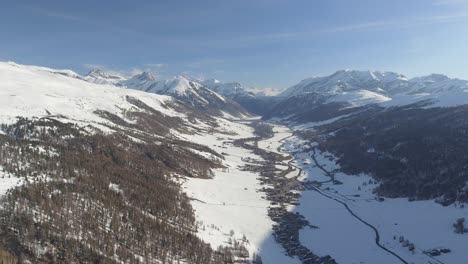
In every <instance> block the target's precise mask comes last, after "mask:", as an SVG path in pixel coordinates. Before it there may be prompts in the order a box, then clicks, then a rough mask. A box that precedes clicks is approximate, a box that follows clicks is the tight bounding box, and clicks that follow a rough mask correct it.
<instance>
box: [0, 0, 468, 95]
mask: <svg viewBox="0 0 468 264" xmlns="http://www.w3.org/2000/svg"><path fill="white" fill-rule="evenodd" d="M0 36H1V37H0V60H2V61H6V60H12V61H16V62H18V63H23V64H35V65H42V66H48V67H53V68H70V69H73V70H75V71H77V72H79V73H85V72H86V71H88V70H89V69H90V68H95V67H99V68H103V69H107V70H110V71H115V72H120V73H125V74H130V73H136V72H138V71H142V70H150V71H152V72H154V73H157V74H158V75H160V76H162V77H169V76H172V75H176V74H187V75H193V76H197V77H204V78H212V77H213V78H217V79H221V80H223V81H234V80H236V81H240V82H242V83H244V84H246V85H247V86H256V87H274V88H286V87H288V86H290V85H293V84H295V83H297V82H299V81H300V80H301V79H304V78H307V77H311V76H317V75H325V74H330V73H333V72H334V71H336V70H338V69H345V68H348V69H361V70H367V69H375V70H391V71H397V72H400V73H403V74H406V75H408V76H417V75H423V74H429V73H433V72H438V73H444V74H447V75H449V76H452V77H458V78H466V79H468V0H303V1H302V0H297V1H295V0H236V1H230V0H199V1H192V0H186V1H180V0H172V1H163V0H159V1H152V0H146V1H88V0H81V1H47V0H43V1H5V3H2V6H1V8H0Z"/></svg>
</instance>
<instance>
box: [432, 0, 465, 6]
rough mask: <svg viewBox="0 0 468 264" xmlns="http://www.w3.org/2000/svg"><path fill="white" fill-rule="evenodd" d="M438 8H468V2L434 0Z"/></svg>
mask: <svg viewBox="0 0 468 264" xmlns="http://www.w3.org/2000/svg"><path fill="white" fill-rule="evenodd" d="M433 4H434V5H437V6H468V0H434V2H433Z"/></svg>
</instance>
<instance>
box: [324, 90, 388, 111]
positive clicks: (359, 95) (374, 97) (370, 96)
mask: <svg viewBox="0 0 468 264" xmlns="http://www.w3.org/2000/svg"><path fill="white" fill-rule="evenodd" d="M390 100H392V98H390V97H387V96H385V95H382V94H378V93H375V92H371V91H367V90H358V91H352V92H343V93H341V94H339V95H336V96H333V97H331V98H330V99H329V100H328V102H348V103H350V104H351V106H352V107H358V106H364V105H368V104H376V103H382V102H387V101H390Z"/></svg>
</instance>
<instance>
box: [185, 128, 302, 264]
mask: <svg viewBox="0 0 468 264" xmlns="http://www.w3.org/2000/svg"><path fill="white" fill-rule="evenodd" d="M225 125H226V130H227V131H229V130H230V131H233V132H235V133H237V135H235V136H234V135H227V134H222V133H215V134H208V135H207V134H205V135H196V136H193V137H191V138H190V140H192V141H193V142H196V143H199V144H203V145H207V146H209V147H210V148H212V149H214V150H216V151H217V152H219V153H224V156H225V159H226V160H225V162H224V164H225V165H226V166H227V168H226V169H220V170H216V171H215V175H214V178H213V179H209V180H204V179H188V180H187V181H186V182H185V183H184V188H185V191H186V192H187V194H188V195H189V197H191V198H192V199H193V202H192V206H193V207H194V209H195V211H196V216H197V219H198V221H199V222H200V226H201V227H200V228H199V236H200V237H202V238H203V239H204V240H205V241H207V242H209V243H211V244H212V246H213V247H215V248H216V247H217V246H219V245H227V244H228V242H229V240H233V239H236V240H242V238H243V236H244V235H245V237H246V238H247V239H248V240H249V243H248V246H247V249H248V250H249V252H250V254H251V255H252V254H253V253H256V254H260V255H261V257H262V259H263V261H264V263H278V264H280V263H300V262H299V260H297V259H293V258H290V257H288V256H286V255H285V254H284V249H283V248H282V247H281V245H279V244H278V243H276V242H275V240H274V239H273V236H272V225H273V222H272V220H271V219H270V218H269V216H268V214H267V212H268V211H267V208H268V206H269V205H270V202H269V201H268V200H266V199H265V198H264V197H263V195H264V194H263V193H261V192H259V189H260V188H261V185H260V181H259V180H258V179H257V178H258V177H259V175H258V174H257V173H253V172H248V171H243V170H241V169H240V167H241V166H243V165H246V164H247V162H246V161H245V158H252V159H261V157H259V156H257V155H255V154H253V153H252V151H250V150H246V149H244V148H241V147H237V146H234V145H233V144H232V143H231V142H232V141H233V140H234V139H241V138H248V137H253V136H254V135H253V129H252V128H251V127H249V126H247V125H245V124H242V123H240V122H237V123H231V122H229V123H228V124H225ZM275 131H276V132H277V135H281V136H280V137H286V136H289V135H291V132H290V131H289V129H288V128H286V127H280V126H277V127H275ZM278 140H279V139H278V138H277V137H274V138H271V139H268V140H266V141H265V142H263V143H262V145H264V146H265V148H267V149H271V150H275V149H276V148H277V147H279V146H280V145H281V143H279V142H278ZM231 230H232V231H233V232H231Z"/></svg>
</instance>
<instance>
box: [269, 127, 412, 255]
mask: <svg viewBox="0 0 468 264" xmlns="http://www.w3.org/2000/svg"><path fill="white" fill-rule="evenodd" d="M290 137H291V136H288V137H285V138H282V139H281V140H280V142H281V143H282V145H281V146H280V147H278V151H279V150H280V149H281V148H282V147H283V146H284V144H285V143H286V142H285V141H286V139H288V138H290ZM312 150H313V154H312V156H311V157H312V160H313V161H314V163H315V165H316V166H317V167H318V168H319V169H320V170H322V171H323V172H324V174H325V175H326V176H327V177H330V180H328V181H323V182H320V183H328V182H333V181H334V180H335V179H334V175H333V173H332V172H329V171H328V170H326V169H325V168H324V167H323V166H322V165H321V164H319V163H318V161H317V159H316V158H315V154H316V152H315V148H313V149H312ZM291 155H292V157H293V159H291V160H290V161H289V162H288V163H287V164H288V165H289V166H292V167H294V168H295V169H297V170H298V174H297V176H296V177H294V178H293V179H294V180H296V181H299V180H297V179H298V178H299V177H300V176H301V175H302V173H303V170H302V169H301V168H299V167H297V166H296V165H294V164H293V162H294V154H291ZM312 188H313V190H315V191H316V192H318V193H319V194H321V195H322V196H324V197H326V198H328V199H331V200H334V201H336V202H337V203H340V204H341V205H343V206H344V207H345V208H346V210H347V211H348V212H349V213H350V214H351V215H352V216H353V217H354V218H356V219H357V220H358V221H360V222H361V223H363V224H364V225H366V226H368V227H369V228H370V229H372V230H373V232H374V234H375V244H376V245H377V246H378V247H379V248H380V249H382V250H384V251H385V252H387V253H388V254H390V255H393V256H394V257H395V258H397V259H398V260H399V261H400V262H401V263H405V264H409V262H408V261H406V260H405V259H403V258H402V257H401V256H400V255H398V254H397V253H395V252H393V251H392V250H390V249H388V248H387V247H385V246H384V245H382V244H381V243H380V234H379V231H378V229H377V228H376V227H375V226H373V225H372V224H370V223H369V222H367V221H366V220H364V219H363V218H361V217H360V216H358V215H357V214H356V213H355V212H354V211H353V210H352V209H351V208H350V207H349V205H348V204H347V203H346V202H344V201H341V200H339V199H337V198H335V197H333V196H331V195H329V194H326V193H325V192H324V191H322V190H321V189H320V188H318V187H316V186H312Z"/></svg>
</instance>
